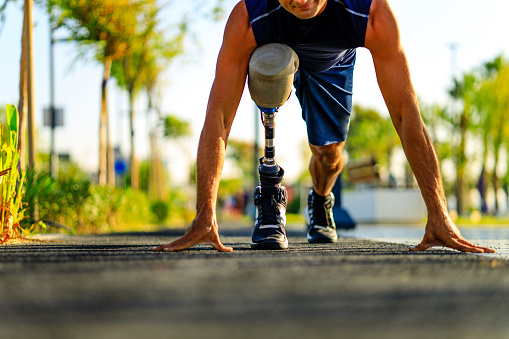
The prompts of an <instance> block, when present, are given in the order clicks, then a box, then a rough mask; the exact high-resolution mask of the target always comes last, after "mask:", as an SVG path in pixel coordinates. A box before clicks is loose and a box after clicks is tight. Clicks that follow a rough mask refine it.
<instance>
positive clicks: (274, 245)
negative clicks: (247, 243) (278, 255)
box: [251, 240, 288, 250]
mask: <svg viewBox="0 0 509 339" xmlns="http://www.w3.org/2000/svg"><path fill="white" fill-rule="evenodd" d="M251 249H253V250H286V249H288V240H286V241H285V242H283V243H281V242H277V241H263V242H252V243H251Z"/></svg>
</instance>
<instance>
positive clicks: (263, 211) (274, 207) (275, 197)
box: [254, 186, 286, 225]
mask: <svg viewBox="0 0 509 339" xmlns="http://www.w3.org/2000/svg"><path fill="white" fill-rule="evenodd" d="M285 193H286V192H285V191H284V190H282V189H280V188H277V187H274V188H272V187H270V188H263V189H262V188H261V187H260V186H258V187H257V188H256V190H255V194H254V200H255V205H256V206H257V207H258V217H257V220H258V224H260V225H277V224H280V223H281V221H282V218H281V210H280V208H281V206H284V205H285V199H284V197H285Z"/></svg>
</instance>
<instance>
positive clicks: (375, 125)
mask: <svg viewBox="0 0 509 339" xmlns="http://www.w3.org/2000/svg"><path fill="white" fill-rule="evenodd" d="M398 144H399V139H398V136H397V133H396V131H395V129H394V127H393V126H392V123H391V119H390V118H389V117H387V118H383V117H382V116H381V115H380V113H378V112H377V111H376V110H374V109H370V108H364V107H361V106H359V105H354V107H353V117H352V122H351V128H350V131H349V132H348V142H347V143H346V144H345V148H346V151H347V152H348V156H349V158H350V159H356V158H360V157H363V156H365V155H371V156H373V157H374V158H375V159H376V160H377V162H378V163H380V164H383V165H387V164H388V163H389V162H390V157H391V154H392V151H393V150H394V148H395V147H396V145H398Z"/></svg>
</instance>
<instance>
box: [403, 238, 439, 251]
mask: <svg viewBox="0 0 509 339" xmlns="http://www.w3.org/2000/svg"><path fill="white" fill-rule="evenodd" d="M438 246H444V244H443V243H442V242H440V241H436V240H434V239H433V240H430V237H429V236H427V235H425V236H424V238H423V239H422V241H421V243H420V244H418V245H417V246H409V247H408V249H409V250H410V251H425V250H427V249H428V248H431V247H438Z"/></svg>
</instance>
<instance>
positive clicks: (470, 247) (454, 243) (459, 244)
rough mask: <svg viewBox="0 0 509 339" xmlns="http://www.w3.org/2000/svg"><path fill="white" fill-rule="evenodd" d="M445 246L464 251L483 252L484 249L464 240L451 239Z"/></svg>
mask: <svg viewBox="0 0 509 339" xmlns="http://www.w3.org/2000/svg"><path fill="white" fill-rule="evenodd" d="M445 245H446V246H447V247H449V248H452V249H455V250H458V251H461V252H466V253H483V252H484V250H482V249H480V248H478V247H477V246H476V245H474V244H471V243H469V242H468V241H466V240H463V241H460V240H456V239H454V240H451V241H449V242H447V243H446V244H445Z"/></svg>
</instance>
